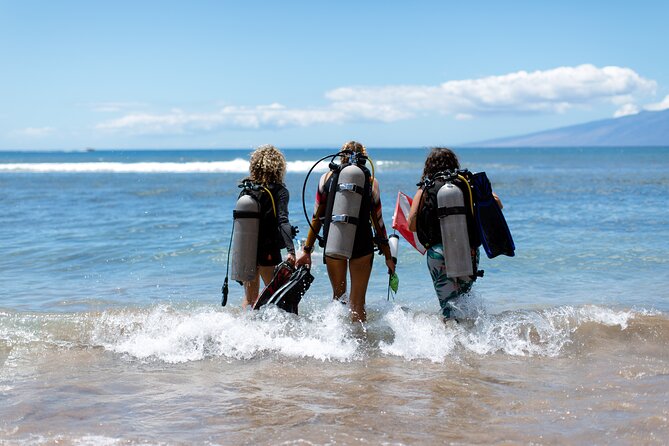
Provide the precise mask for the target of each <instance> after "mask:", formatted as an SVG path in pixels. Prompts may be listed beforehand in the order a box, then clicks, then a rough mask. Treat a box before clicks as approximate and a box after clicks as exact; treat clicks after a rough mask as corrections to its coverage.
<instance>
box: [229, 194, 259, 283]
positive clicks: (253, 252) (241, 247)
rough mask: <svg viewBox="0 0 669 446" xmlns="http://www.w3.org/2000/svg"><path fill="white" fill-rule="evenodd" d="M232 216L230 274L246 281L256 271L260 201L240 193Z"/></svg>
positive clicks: (236, 278) (252, 277) (251, 277)
mask: <svg viewBox="0 0 669 446" xmlns="http://www.w3.org/2000/svg"><path fill="white" fill-rule="evenodd" d="M232 216H233V220H234V223H233V229H232V230H233V237H232V273H231V276H232V279H233V280H237V281H239V282H248V281H250V280H253V279H254V278H255V276H256V271H257V263H258V262H257V260H258V259H257V257H258V232H259V230H260V203H258V201H257V200H256V199H255V198H253V197H252V196H251V195H242V196H240V197H239V199H238V200H237V204H236V205H235V209H234V211H232Z"/></svg>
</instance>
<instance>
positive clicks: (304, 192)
mask: <svg viewBox="0 0 669 446" xmlns="http://www.w3.org/2000/svg"><path fill="white" fill-rule="evenodd" d="M343 153H344V152H337V153H335V154H334V155H326V156H324V157H323V158H321V159H319V160H318V161H316V162H315V163H314V165H313V166H311V169H309V172H307V176H306V177H305V178H304V183H303V184H302V210H303V211H304V218H306V219H307V224H308V225H309V228H310V229H311V232H313V233H314V234H315V235H316V238H317V239H318V241H319V242H321V243H322V242H323V237H321V236H320V235H318V233H317V232H316V230H315V229H314V227H313V226H312V225H311V219H310V218H309V215H308V214H307V205H306V203H305V201H304V196H305V194H306V191H307V181H309V175H311V172H313V170H314V169H315V168H316V166H318V165H319V164H320V163H321V162H322V161H324V160H326V159H327V158H332V160H331V161H330V162H333V161H334V159H335V158H336V157H337V156H339V155H342V154H343Z"/></svg>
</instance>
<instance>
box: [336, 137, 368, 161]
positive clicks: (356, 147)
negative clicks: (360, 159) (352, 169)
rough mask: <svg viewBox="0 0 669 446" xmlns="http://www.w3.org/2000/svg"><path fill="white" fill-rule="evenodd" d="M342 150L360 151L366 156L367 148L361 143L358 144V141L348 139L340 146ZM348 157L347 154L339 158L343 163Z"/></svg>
mask: <svg viewBox="0 0 669 446" xmlns="http://www.w3.org/2000/svg"><path fill="white" fill-rule="evenodd" d="M344 151H349V152H357V153H362V154H363V155H365V156H367V148H366V147H365V146H363V145H362V144H360V143H359V142H358V141H349V142H347V143H344V145H343V146H341V152H344ZM348 159H349V156H348V155H342V156H341V160H342V162H344V163H345V162H347V161H348Z"/></svg>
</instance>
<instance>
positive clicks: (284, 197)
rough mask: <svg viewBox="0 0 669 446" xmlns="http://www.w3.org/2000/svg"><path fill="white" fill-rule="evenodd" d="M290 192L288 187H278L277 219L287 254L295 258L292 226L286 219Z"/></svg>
mask: <svg viewBox="0 0 669 446" xmlns="http://www.w3.org/2000/svg"><path fill="white" fill-rule="evenodd" d="M289 200H290V194H289V192H288V189H286V188H285V187H280V188H279V190H278V192H277V202H278V203H277V210H276V212H277V219H278V220H279V233H280V234H281V238H282V239H283V244H284V246H285V247H286V250H287V251H288V256H289V257H290V256H291V255H292V257H293V259H292V260H293V261H294V260H295V245H294V244H293V227H292V226H291V225H290V221H289V220H288V201H289Z"/></svg>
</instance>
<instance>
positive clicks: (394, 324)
mask: <svg viewBox="0 0 669 446" xmlns="http://www.w3.org/2000/svg"><path fill="white" fill-rule="evenodd" d="M369 151H370V155H371V157H372V161H373V167H374V175H375V177H376V178H377V179H378V181H379V183H380V186H381V197H382V202H383V206H384V208H383V214H384V219H385V222H386V226H387V227H388V228H389V231H392V229H391V228H390V226H391V223H392V215H393V209H394V205H395V201H396V197H397V192H398V191H400V190H401V191H403V192H405V193H407V194H409V195H413V193H414V192H415V190H416V186H415V184H416V182H417V181H418V180H419V179H420V175H421V171H422V167H423V161H424V159H425V156H426V154H427V149H422V148H408V149H375V148H373V147H372V148H370V149H369ZM333 152H335V150H334V149H333V150H325V149H309V150H302V149H300V150H297V149H293V150H286V151H285V153H286V156H287V159H288V172H287V175H286V184H287V187H288V189H289V191H290V194H291V201H290V205H289V210H290V217H291V223H292V224H294V225H297V226H298V227H299V230H300V232H299V234H298V239H301V238H304V237H306V233H307V229H308V226H307V222H306V219H305V216H304V210H305V209H306V212H307V213H308V214H310V213H311V210H312V208H313V199H314V192H315V189H316V185H317V179H318V177H319V176H320V175H321V174H322V173H323V172H324V171H325V170H326V169H327V160H326V161H324V162H323V163H321V164H319V165H318V166H316V168H315V169H314V170H313V172H312V173H311V175H310V177H309V180H308V181H307V183H306V185H305V183H304V182H305V176H306V175H307V173H308V171H309V169H310V168H311V167H312V166H313V164H314V162H315V161H316V160H318V159H319V158H321V157H323V156H325V155H327V154H328V153H333ZM249 153H250V151H249V150H216V151H214V150H208V151H193V150H188V151H185V150H184V151H176V150H174V151H91V152H69V153H68V152H4V153H0V208H1V212H0V284H1V287H0V443H1V444H56V443H57V444H192V443H195V444H225V445H227V444H288V445H292V444H300V445H302V444H329V445H335V444H336V445H341V444H344V445H347V444H392V445H402V444H407V445H413V444H443V443H454V444H495V443H502V444H508V443H533V444H555V443H581V444H590V443H593V444H637V443H638V444H664V443H666V441H667V438H669V347H668V346H669V225H668V224H667V220H668V217H669V212H668V211H667V207H668V205H669V201H668V199H667V192H669V149H668V148H643V147H638V148H565V149H557V148H556V149H461V150H457V153H458V155H459V157H460V160H461V163H462V165H463V167H467V168H469V169H470V170H472V171H485V172H487V174H488V176H489V178H490V179H491V181H492V184H493V187H494V190H495V191H496V192H497V194H498V195H499V196H500V197H501V199H502V202H503V204H504V214H505V216H506V219H507V222H508V223H509V226H510V229H511V232H512V233H513V236H514V240H515V244H516V248H517V250H516V256H515V257H513V258H509V257H503V256H502V257H497V258H495V259H487V258H486V257H485V255H482V261H481V266H480V267H481V269H483V270H485V275H484V277H482V278H480V279H479V280H477V282H476V284H475V285H474V287H473V291H472V293H471V294H470V295H468V296H465V297H463V298H462V299H460V300H459V301H457V302H456V305H457V307H458V310H457V311H458V312H459V315H460V317H461V319H462V322H461V323H459V324H457V323H453V322H448V323H444V322H443V321H442V320H441V318H440V317H439V305H438V301H437V299H436V295H435V293H434V291H433V288H432V283H431V281H430V278H429V274H428V272H427V268H426V265H425V258H424V257H422V256H421V255H420V254H419V253H418V252H417V251H415V250H413V248H412V247H411V246H410V245H409V244H408V243H406V242H405V241H404V240H401V241H400V245H399V256H398V257H399V259H398V266H397V272H398V275H399V278H400V284H399V290H398V293H397V294H396V295H394V296H392V295H391V296H390V298H389V297H388V296H389V294H388V275H387V273H386V268H385V265H384V262H383V261H382V260H383V259H382V257H380V256H375V257H376V259H375V266H374V269H373V271H372V277H371V280H370V285H369V289H368V292H367V312H368V321H367V323H365V324H354V323H351V322H350V317H349V314H348V310H347V308H346V307H345V306H344V305H341V304H339V303H336V302H334V303H333V302H332V301H331V289H330V285H329V282H328V279H327V273H326V271H325V268H324V265H323V263H322V250H320V249H319V248H317V249H316V251H315V253H314V256H313V259H314V264H313V268H312V270H313V274H314V276H315V281H314V283H313V284H312V286H311V288H310V290H309V291H308V293H307V294H306V296H305V297H304V299H303V300H302V303H301V305H300V314H299V316H296V315H293V314H288V313H285V312H283V311H281V310H279V309H277V308H276V307H273V306H268V307H265V308H263V309H262V310H260V311H255V312H252V311H243V310H242V309H241V307H240V303H241V298H242V288H241V287H240V286H238V285H237V284H236V283H234V282H233V283H232V284H231V286H230V296H229V301H228V302H229V303H228V305H227V306H226V307H221V305H220V302H221V292H220V289H221V285H222V283H223V278H224V277H225V274H226V264H227V254H228V246H229V242H230V231H231V228H232V209H233V207H234V203H235V201H236V198H237V195H238V193H239V189H238V188H237V182H238V181H239V180H240V179H241V178H243V177H244V175H245V174H246V172H247V171H248V157H249ZM303 188H304V190H305V193H304V195H303V193H302V191H303ZM303 197H304V204H303Z"/></svg>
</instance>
